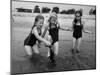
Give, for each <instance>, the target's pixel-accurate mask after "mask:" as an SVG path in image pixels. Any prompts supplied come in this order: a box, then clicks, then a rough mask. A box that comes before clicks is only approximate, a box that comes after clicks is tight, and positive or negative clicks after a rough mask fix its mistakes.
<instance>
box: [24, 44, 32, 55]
mask: <svg viewBox="0 0 100 75" xmlns="http://www.w3.org/2000/svg"><path fill="white" fill-rule="evenodd" d="M25 51H26V53H27V55H29V56H32V54H33V52H32V47H31V46H27V45H25Z"/></svg>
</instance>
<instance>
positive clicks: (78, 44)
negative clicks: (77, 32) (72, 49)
mask: <svg viewBox="0 0 100 75" xmlns="http://www.w3.org/2000/svg"><path fill="white" fill-rule="evenodd" d="M81 41H82V38H79V39H78V40H77V50H80V44H81Z"/></svg>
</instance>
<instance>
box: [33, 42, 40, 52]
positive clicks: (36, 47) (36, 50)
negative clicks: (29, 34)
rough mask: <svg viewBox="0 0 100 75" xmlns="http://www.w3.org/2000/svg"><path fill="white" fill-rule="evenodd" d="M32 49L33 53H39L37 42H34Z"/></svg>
mask: <svg viewBox="0 0 100 75" xmlns="http://www.w3.org/2000/svg"><path fill="white" fill-rule="evenodd" d="M33 51H34V53H36V54H39V49H38V45H37V44H35V45H34V46H33Z"/></svg>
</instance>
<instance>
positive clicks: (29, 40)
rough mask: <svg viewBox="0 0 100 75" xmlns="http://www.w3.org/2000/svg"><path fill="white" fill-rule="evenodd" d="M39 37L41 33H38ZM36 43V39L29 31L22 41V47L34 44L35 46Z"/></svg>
mask: <svg viewBox="0 0 100 75" xmlns="http://www.w3.org/2000/svg"><path fill="white" fill-rule="evenodd" d="M34 27H35V26H34ZM34 27H33V28H34ZM33 28H32V29H33ZM39 35H41V32H40V33H39ZM36 41H38V39H37V38H36V37H35V35H34V34H33V33H32V30H31V32H30V34H29V36H28V37H27V38H26V39H25V41H24V46H25V45H29V46H33V45H34V44H36Z"/></svg>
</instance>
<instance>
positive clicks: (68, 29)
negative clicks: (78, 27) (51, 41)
mask: <svg viewBox="0 0 100 75" xmlns="http://www.w3.org/2000/svg"><path fill="white" fill-rule="evenodd" d="M58 28H59V29H61V30H65V31H72V30H71V29H70V28H68V27H66V28H62V27H60V23H58Z"/></svg>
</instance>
